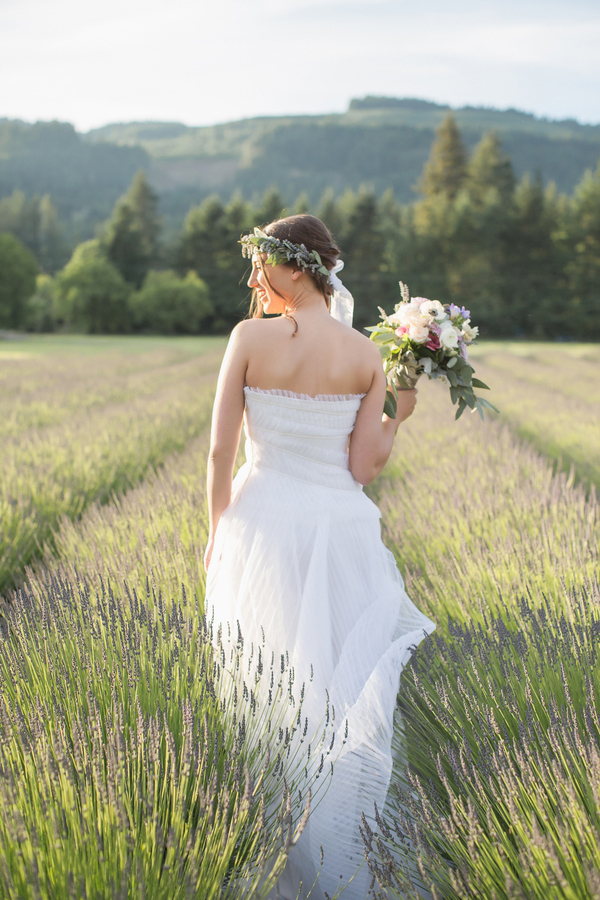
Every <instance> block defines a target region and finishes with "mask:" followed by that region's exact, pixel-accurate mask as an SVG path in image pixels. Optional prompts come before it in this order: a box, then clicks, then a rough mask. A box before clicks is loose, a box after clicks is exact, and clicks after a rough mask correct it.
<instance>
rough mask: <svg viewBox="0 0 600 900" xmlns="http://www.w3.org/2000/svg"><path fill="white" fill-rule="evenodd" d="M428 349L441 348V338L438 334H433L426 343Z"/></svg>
mask: <svg viewBox="0 0 600 900" xmlns="http://www.w3.org/2000/svg"><path fill="white" fill-rule="evenodd" d="M425 346H426V347H427V349H428V350H439V349H440V339H439V337H438V335H437V334H432V335H431V337H430V338H429V340H428V341H427V343H426V344H425Z"/></svg>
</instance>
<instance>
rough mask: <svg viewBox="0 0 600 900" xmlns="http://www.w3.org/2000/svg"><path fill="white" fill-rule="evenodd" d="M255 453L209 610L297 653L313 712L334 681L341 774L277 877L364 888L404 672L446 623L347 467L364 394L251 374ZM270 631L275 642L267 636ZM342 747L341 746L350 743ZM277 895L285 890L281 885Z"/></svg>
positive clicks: (326, 887) (223, 535)
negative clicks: (414, 598)
mask: <svg viewBox="0 0 600 900" xmlns="http://www.w3.org/2000/svg"><path fill="white" fill-rule="evenodd" d="M244 391H245V401H246V415H245V431H246V459H247V461H246V463H245V464H244V465H243V466H242V467H241V469H240V470H239V472H238V474H237V476H236V478H235V480H234V490H233V499H232V502H231V504H230V505H229V506H228V508H227V509H226V510H225V512H224V514H223V516H222V518H221V521H220V522H219V525H218V528H217V532H216V536H215V545H214V550H213V557H212V560H211V564H210V567H209V571H208V582H207V602H206V609H207V613H208V615H209V617H210V616H211V615H214V619H215V621H216V622H217V623H231V625H232V626H233V627H232V630H235V633H236V634H237V624H236V623H238V622H239V627H240V630H241V633H242V635H243V637H244V644H245V645H246V644H247V642H248V641H252V642H254V643H255V644H257V645H261V644H262V645H263V646H264V647H266V649H267V651H269V652H270V651H271V650H273V651H274V652H275V653H276V657H275V658H276V659H277V658H278V654H280V653H284V652H286V651H287V652H288V653H289V657H290V660H291V664H292V665H293V667H294V670H295V675H296V683H298V684H299V683H301V682H302V681H303V680H305V681H307V682H308V680H309V678H310V673H311V667H312V675H313V677H312V684H311V687H310V692H309V693H310V696H309V698H308V701H309V705H308V709H309V718H310V715H311V714H312V715H313V716H314V717H315V724H318V721H319V720H320V719H321V717H322V716H323V713H324V710H325V703H326V698H327V693H326V692H328V696H329V699H330V702H331V704H332V706H333V707H334V708H335V711H336V723H339V726H338V727H339V729H340V731H342V732H343V731H345V728H346V722H347V733H348V737H347V740H346V742H345V744H343V746H342V739H343V733H342V734H340V735H339V741H338V742H337V747H336V752H335V753H334V754H333V756H334V757H335V762H334V766H333V776H332V777H331V781H330V783H329V786H328V788H327V790H326V792H325V793H324V795H323V797H322V799H321V801H320V802H319V804H318V805H317V806H316V809H315V810H314V811H313V812H312V813H311V815H310V818H309V821H308V825H307V827H306V829H305V831H304V832H303V834H302V835H301V837H300V840H299V841H298V843H297V844H296V845H295V846H294V847H293V848H292V850H291V852H290V857H289V861H288V865H287V868H286V870H285V872H284V874H283V876H282V878H281V879H280V881H279V884H278V890H279V894H278V896H280V897H282V898H283V900H295V898H296V897H297V896H298V888H299V884H300V882H301V881H302V883H303V889H302V892H301V894H300V896H301V897H305V896H306V893H307V891H308V890H309V889H310V887H311V886H312V884H313V882H314V879H315V877H316V874H317V871H318V870H319V865H320V859H321V847H322V848H323V854H324V857H323V858H324V861H323V865H322V868H321V871H320V874H319V878H318V880H317V884H316V887H315V888H314V889H313V891H312V893H311V895H310V896H311V900H322V898H324V896H325V892H327V893H328V894H329V895H330V896H331V897H333V896H334V894H335V893H336V891H339V889H340V887H341V886H343V885H344V884H345V883H346V882H347V881H348V879H350V878H351V877H352V876H353V875H355V873H356V871H357V868H358V867H359V866H361V863H362V864H363V865H362V866H361V868H360V870H359V872H358V874H357V875H355V877H354V879H353V880H352V881H351V883H350V884H349V886H348V887H347V888H346V889H345V890H344V892H343V893H342V895H341V896H342V898H343V900H365V897H366V896H367V892H368V885H369V883H370V876H369V873H368V870H367V865H366V863H365V862H364V859H365V855H364V846H363V842H362V839H361V837H360V833H359V825H360V822H361V814H362V813H363V812H364V813H365V815H366V816H367V819H368V820H369V821H370V822H371V824H372V825H373V824H374V823H373V812H374V803H375V802H376V803H377V805H378V807H379V809H382V808H383V805H384V801H385V796H386V793H387V790H388V786H389V781H390V776H391V770H392V753H391V742H392V730H393V715H394V708H395V704H396V696H397V692H398V688H399V681H400V673H401V671H402V668H403V666H404V665H405V663H406V662H407V661H408V660H409V658H410V656H411V652H412V651H411V647H414V646H415V645H418V644H419V643H420V642H421V641H422V640H423V638H424V637H425V636H426V635H427V634H429V633H431V632H432V631H433V630H434V629H435V627H436V626H435V624H434V622H432V621H431V619H429V618H427V616H425V615H423V613H421V612H419V610H418V609H417V607H416V606H415V605H414V604H413V603H412V602H411V600H410V598H409V597H408V595H407V594H406V592H405V590H404V583H403V581H402V578H401V576H400V573H399V571H398V569H397V567H396V563H395V560H394V557H393V556H392V554H391V553H390V551H389V550H388V549H387V548H386V547H385V545H384V544H383V542H382V540H381V533H380V522H379V519H380V515H381V514H380V512H379V510H378V508H377V507H376V506H375V504H374V503H373V502H372V501H371V500H370V499H369V498H368V497H367V496H366V494H364V493H363V489H362V486H361V485H360V484H359V483H358V482H357V481H355V480H354V478H353V477H352V474H351V472H350V470H349V466H348V454H347V445H348V437H349V435H350V433H351V431H352V428H353V427H354V422H355V419H356V415H357V412H358V409H359V407H360V403H361V400H362V396H364V395H350V396H345V397H344V396H319V397H314V398H313V397H309V396H306V395H298V394H292V393H290V392H288V391H275V390H273V391H263V390H258V389H256V388H249V387H246V388H245V389H244ZM263 642H264V643H263ZM340 747H341V752H340ZM274 896H275V895H274Z"/></svg>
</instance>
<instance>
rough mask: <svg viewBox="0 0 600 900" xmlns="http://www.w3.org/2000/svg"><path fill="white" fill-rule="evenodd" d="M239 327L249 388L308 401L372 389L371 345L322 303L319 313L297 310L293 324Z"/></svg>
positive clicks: (266, 321)
mask: <svg viewBox="0 0 600 900" xmlns="http://www.w3.org/2000/svg"><path fill="white" fill-rule="evenodd" d="M296 324H297V326H298V327H297V331H296V333H294V331H295V327H296ZM243 327H244V332H245V334H244V338H245V341H244V342H245V343H246V341H247V343H246V348H247V353H248V357H247V358H248V365H247V369H246V384H247V385H248V386H249V387H256V388H261V389H262V390H272V389H280V390H286V391H291V392H293V393H297V394H308V395H309V396H311V397H314V396H317V395H318V394H365V393H367V391H368V390H369V388H370V387H371V383H372V381H373V368H374V361H375V362H377V361H378V359H379V355H378V354H377V355H376V356H375V355H374V353H373V351H374V349H375V348H374V346H373V344H372V343H371V342H370V341H369V340H368V339H367V338H366V337H364V336H363V335H361V334H359V332H357V331H355V330H354V329H352V328H348V326H346V325H343V324H341V323H340V322H337V321H336V320H335V319H332V317H331V316H330V315H329V313H328V311H327V309H326V307H325V304H324V303H323V307H322V309H310V310H298V311H296V312H295V313H294V319H293V320H292V319H290V318H287V317H285V316H281V317H278V318H275V319H251V320H248V321H247V322H244V323H243ZM379 365H380V363H379Z"/></svg>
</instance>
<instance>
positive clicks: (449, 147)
mask: <svg viewBox="0 0 600 900" xmlns="http://www.w3.org/2000/svg"><path fill="white" fill-rule="evenodd" d="M466 175H467V152H466V150H465V148H464V145H463V142H462V139H461V136H460V131H459V130H458V126H457V124H456V120H455V119H454V116H453V115H452V114H450V113H449V114H448V115H447V116H446V118H445V119H444V121H443V122H442V124H441V125H440V126H439V128H437V129H436V139H435V141H434V142H433V144H432V147H431V153H430V156H429V160H428V161H427V162H426V163H425V167H424V169H423V174H422V175H421V179H420V181H419V185H418V186H419V189H420V190H421V191H422V193H423V194H424V195H425V197H433V196H436V195H438V194H443V195H444V196H446V197H447V198H448V199H450V200H453V199H454V197H456V195H457V193H458V191H459V190H460V188H461V187H462V186H463V184H464V181H465V178H466Z"/></svg>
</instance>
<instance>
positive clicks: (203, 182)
mask: <svg viewBox="0 0 600 900" xmlns="http://www.w3.org/2000/svg"><path fill="white" fill-rule="evenodd" d="M449 111H450V109H449V107H446V106H442V105H440V104H436V103H429V102H427V101H423V100H411V99H404V100H403V99H395V98H385V97H383V98H382V97H379V98H378V97H367V98H364V99H362V100H353V101H352V102H351V104H350V107H349V109H348V111H347V112H345V113H342V114H333V115H321V116H289V117H271V118H256V119H244V120H241V121H239V122H229V123H226V124H223V125H213V126H208V127H201V128H190V127H186V126H185V125H182V124H180V123H174V122H169V123H158V122H146V123H128V124H124V125H107V126H105V127H104V128H101V129H96V130H95V131H92V132H89V133H88V134H87V135H86V140H88V141H93V142H108V143H111V144H117V145H119V146H121V147H125V146H129V147H135V146H137V147H143V148H144V150H146V152H147V153H148V155H149V157H150V160H151V162H150V168H149V177H150V179H151V181H152V183H153V184H154V186H155V187H156V189H157V190H158V191H159V192H160V193H163V194H169V193H177V192H179V191H181V189H182V188H188V189H189V188H191V189H193V190H194V191H195V192H199V193H201V194H206V193H207V192H209V191H212V190H217V191H221V192H224V193H226V194H229V193H231V192H232V191H233V190H236V189H240V190H241V191H242V193H243V194H244V195H245V196H252V195H257V194H260V193H262V192H263V191H264V190H265V189H266V188H267V187H270V186H271V185H273V184H276V185H277V186H278V187H279V188H280V190H281V191H282V192H283V194H284V196H285V197H287V198H288V199H289V200H292V199H294V198H295V197H296V196H297V195H298V194H299V193H300V192H301V191H307V193H308V194H309V198H310V200H311V201H312V202H316V201H317V200H318V198H319V196H320V195H321V193H322V192H323V190H324V189H325V188H327V187H333V188H334V190H336V191H343V190H344V189H345V188H348V187H350V188H352V189H356V188H358V187H359V186H360V185H361V184H368V185H370V186H372V187H373V188H374V190H375V191H376V192H377V193H382V192H383V191H384V190H386V189H387V188H389V187H392V188H393V190H394V192H395V194H396V197H397V199H398V200H400V201H402V202H409V201H410V200H412V199H414V198H415V193H414V190H413V188H414V185H415V182H416V181H417V179H418V177H419V174H420V173H421V170H422V168H423V164H424V163H425V160H426V159H427V157H428V155H429V149H430V147H431V142H432V140H433V137H434V130H435V128H436V127H437V125H439V124H440V122H441V121H442V119H443V118H444V116H445V115H446V114H447V113H448V112H449ZM452 112H453V114H454V116H455V118H456V120H457V122H458V125H459V127H460V129H461V131H462V133H463V136H464V139H465V143H466V144H467V146H468V147H470V148H471V147H473V146H474V145H475V144H476V143H477V141H478V140H479V139H480V138H481V136H482V134H484V133H485V132H486V131H489V130H490V129H492V128H494V129H496V130H497V131H498V132H499V133H500V135H501V137H502V141H503V144H504V147H505V149H506V151H507V152H508V153H509V154H510V156H511V158H512V160H513V164H514V167H515V171H516V173H517V175H522V174H523V173H525V172H530V173H531V174H535V173H538V172H539V173H540V174H541V176H542V178H543V180H544V181H546V182H548V181H554V182H555V183H556V185H557V188H558V190H559V191H563V192H566V193H570V192H571V191H572V189H573V187H574V186H575V184H576V183H577V182H578V181H579V179H580V178H581V176H582V174H583V172H584V171H585V169H586V168H591V167H593V168H595V166H596V165H597V163H598V157H599V156H600V125H581V124H579V123H578V122H576V121H574V120H565V121H560V122H559V121H551V120H548V119H541V118H537V117H535V116H534V115H532V114H530V113H524V112H520V111H519V110H514V109H508V110H495V109H484V108H475V107H464V108H462V109H457V110H452ZM173 199H174V198H173Z"/></svg>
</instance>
